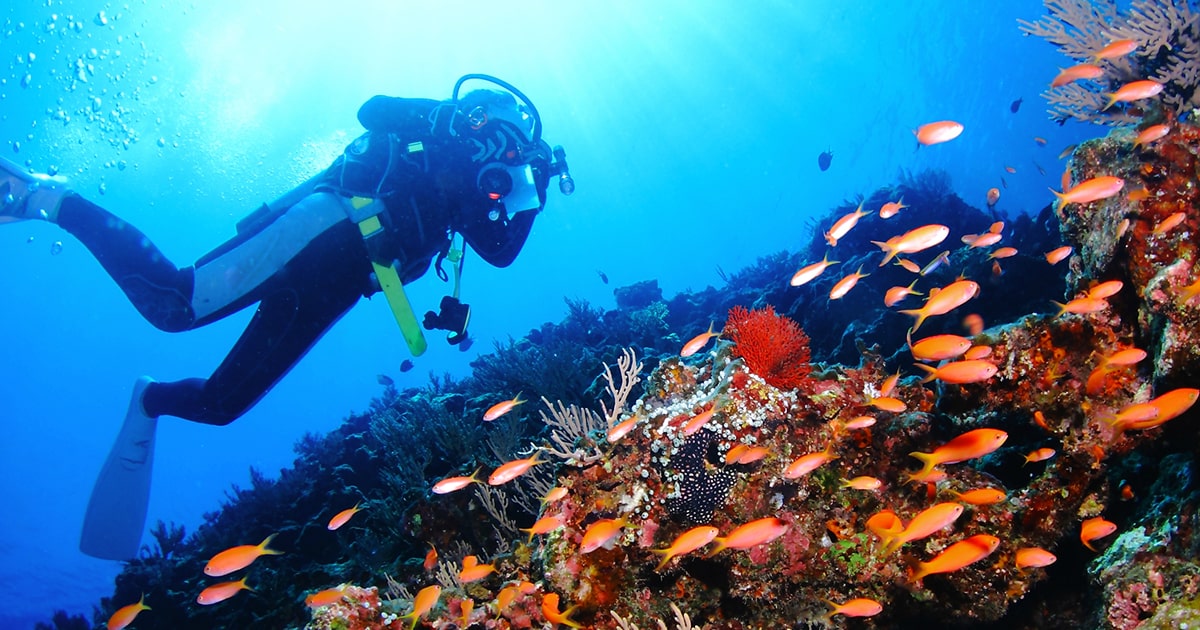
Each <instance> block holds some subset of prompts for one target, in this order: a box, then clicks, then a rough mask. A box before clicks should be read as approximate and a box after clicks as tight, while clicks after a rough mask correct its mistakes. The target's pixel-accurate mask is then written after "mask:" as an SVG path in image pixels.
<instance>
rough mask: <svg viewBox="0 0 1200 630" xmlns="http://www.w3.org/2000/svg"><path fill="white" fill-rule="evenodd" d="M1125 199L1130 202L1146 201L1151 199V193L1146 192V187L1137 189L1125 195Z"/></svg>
mask: <svg viewBox="0 0 1200 630" xmlns="http://www.w3.org/2000/svg"><path fill="white" fill-rule="evenodd" d="M1125 198H1126V199H1128V200H1129V201H1145V200H1146V199H1149V198H1150V191H1149V190H1146V187H1145V186H1143V187H1141V188H1135V189H1134V190H1131V191H1129V193H1128V194H1126V195H1125Z"/></svg>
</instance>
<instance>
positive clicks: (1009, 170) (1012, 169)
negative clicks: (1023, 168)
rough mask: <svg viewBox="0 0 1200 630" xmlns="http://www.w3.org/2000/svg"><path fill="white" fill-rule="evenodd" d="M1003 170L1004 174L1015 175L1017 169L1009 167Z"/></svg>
mask: <svg viewBox="0 0 1200 630" xmlns="http://www.w3.org/2000/svg"><path fill="white" fill-rule="evenodd" d="M1004 170H1005V172H1008V173H1016V172H1017V169H1015V168H1013V167H1011V166H1005V167H1004Z"/></svg>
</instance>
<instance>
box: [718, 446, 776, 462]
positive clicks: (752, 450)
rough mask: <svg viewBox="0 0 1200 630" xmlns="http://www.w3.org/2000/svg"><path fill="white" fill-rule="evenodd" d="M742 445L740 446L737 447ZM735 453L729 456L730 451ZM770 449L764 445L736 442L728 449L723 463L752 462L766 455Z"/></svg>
mask: <svg viewBox="0 0 1200 630" xmlns="http://www.w3.org/2000/svg"><path fill="white" fill-rule="evenodd" d="M738 447H742V448H738ZM735 451H736V454H735V455H734V457H732V458H730V456H729V455H730V453H734V452H735ZM770 453H771V451H770V450H769V449H768V448H767V447H765V446H750V445H749V444H738V445H737V446H735V447H733V448H731V449H729V453H726V455H725V463H727V464H753V463H754V462H756V461H758V460H760V459H762V458H764V457H766V456H767V455H769V454H770Z"/></svg>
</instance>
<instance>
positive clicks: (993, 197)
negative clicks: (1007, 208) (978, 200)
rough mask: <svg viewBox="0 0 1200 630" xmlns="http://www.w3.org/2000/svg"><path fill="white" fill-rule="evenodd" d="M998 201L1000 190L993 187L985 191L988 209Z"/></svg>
mask: <svg viewBox="0 0 1200 630" xmlns="http://www.w3.org/2000/svg"><path fill="white" fill-rule="evenodd" d="M998 201H1000V189H999V188H995V187H992V188H989V189H988V191H987V205H988V207H989V208H991V207H992V206H995V205H996V203H997V202H998Z"/></svg>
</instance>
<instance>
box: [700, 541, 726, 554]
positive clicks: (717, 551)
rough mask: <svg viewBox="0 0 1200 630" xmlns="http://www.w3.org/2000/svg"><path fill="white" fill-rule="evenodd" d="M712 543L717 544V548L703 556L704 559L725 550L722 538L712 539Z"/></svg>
mask: <svg viewBox="0 0 1200 630" xmlns="http://www.w3.org/2000/svg"><path fill="white" fill-rule="evenodd" d="M713 542H715V543H717V546H716V547H713V550H712V551H710V552H708V553H706V554H704V557H705V558H711V557H713V556H715V555H717V554H718V553H721V552H722V551H724V549H725V538H724V537H722V536H717V537H716V538H714V539H713Z"/></svg>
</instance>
